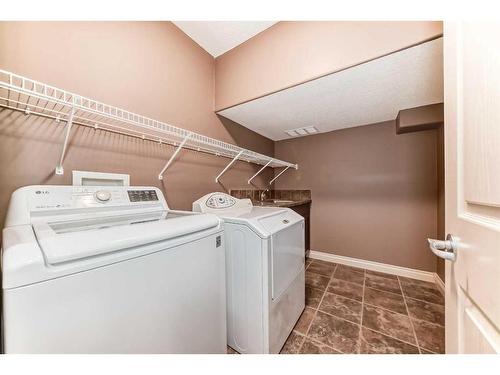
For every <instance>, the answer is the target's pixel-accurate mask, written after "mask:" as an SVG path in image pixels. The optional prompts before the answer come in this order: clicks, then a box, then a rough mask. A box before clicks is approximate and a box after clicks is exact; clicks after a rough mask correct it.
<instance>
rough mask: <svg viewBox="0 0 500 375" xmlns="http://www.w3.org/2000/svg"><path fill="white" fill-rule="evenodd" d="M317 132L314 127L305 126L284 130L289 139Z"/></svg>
mask: <svg viewBox="0 0 500 375" xmlns="http://www.w3.org/2000/svg"><path fill="white" fill-rule="evenodd" d="M317 132H318V129H316V128H315V127H314V126H306V127H304V128H297V129H290V130H285V133H286V134H288V135H289V136H290V137H302V136H304V135H310V134H315V133H317Z"/></svg>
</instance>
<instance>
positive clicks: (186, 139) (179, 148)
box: [158, 133, 191, 180]
mask: <svg viewBox="0 0 500 375" xmlns="http://www.w3.org/2000/svg"><path fill="white" fill-rule="evenodd" d="M190 137H191V133H189V134H188V135H186V136H185V137H184V139H183V140H182V142H181V143H180V144H179V146H177V149H176V150H175V152H174V153H173V154H172V156H171V157H170V159H168V161H167V164H165V166H164V167H163V169H162V170H161V172H160V174H159V175H158V180H163V174H164V173H165V171H166V170H167V168H168V167H170V164H172V162H173V161H174V159H175V158H176V156H177V154H178V153H179V152H180V151H181V150H182V148H183V147H184V145H185V144H186V142H187V141H188V139H189V138H190Z"/></svg>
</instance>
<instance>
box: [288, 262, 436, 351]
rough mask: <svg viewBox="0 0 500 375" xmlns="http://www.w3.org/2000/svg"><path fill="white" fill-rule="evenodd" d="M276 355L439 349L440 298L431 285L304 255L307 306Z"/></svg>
mask: <svg viewBox="0 0 500 375" xmlns="http://www.w3.org/2000/svg"><path fill="white" fill-rule="evenodd" d="M281 353H283V354H301V353H303V354H312V353H363V354H365V353H392V354H398V353H401V354H402V353H405V354H418V353H422V354H428V353H444V297H443V295H442V294H441V292H440V291H439V289H438V288H437V286H436V285H435V284H434V283H429V282H425V281H419V280H414V279H409V278H406V277H399V276H395V275H390V274H384V273H380V272H374V271H368V270H364V269H361V268H354V267H349V266H344V265H340V264H339V265H337V264H335V263H329V262H324V261H320V260H311V259H308V260H307V262H306V309H305V310H304V312H303V313H302V316H301V317H300V319H299V321H298V322H297V324H296V325H295V327H294V330H293V332H292V333H291V334H290V336H289V337H288V339H287V341H286V343H285V345H284V346H283V349H282V350H281Z"/></svg>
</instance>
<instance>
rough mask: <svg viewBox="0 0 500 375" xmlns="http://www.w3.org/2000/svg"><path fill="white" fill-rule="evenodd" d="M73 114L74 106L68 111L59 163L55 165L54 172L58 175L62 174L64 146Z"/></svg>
mask: <svg viewBox="0 0 500 375" xmlns="http://www.w3.org/2000/svg"><path fill="white" fill-rule="evenodd" d="M74 115H75V107H73V108H71V112H70V113H69V116H68V120H67V122H66V135H65V136H64V144H63V148H62V150H61V158H60V159H59V164H58V165H57V167H56V174H57V175H60V176H61V175H63V174H64V168H63V161H64V155H65V154H66V147H67V146H68V140H69V134H70V132H71V127H72V126H73V117H74Z"/></svg>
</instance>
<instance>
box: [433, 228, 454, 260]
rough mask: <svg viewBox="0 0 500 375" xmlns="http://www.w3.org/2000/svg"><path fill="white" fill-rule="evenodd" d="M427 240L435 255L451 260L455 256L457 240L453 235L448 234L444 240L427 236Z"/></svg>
mask: <svg viewBox="0 0 500 375" xmlns="http://www.w3.org/2000/svg"><path fill="white" fill-rule="evenodd" d="M427 241H428V242H429V247H430V249H431V251H432V252H433V253H434V254H435V255H436V256H438V257H440V258H443V259H446V260H451V261H452V262H454V261H455V259H456V258H457V242H456V240H455V237H453V235H451V234H448V235H447V236H446V240H445V241H441V240H433V239H432V238H428V239H427Z"/></svg>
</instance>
